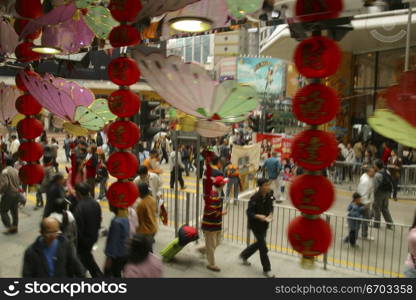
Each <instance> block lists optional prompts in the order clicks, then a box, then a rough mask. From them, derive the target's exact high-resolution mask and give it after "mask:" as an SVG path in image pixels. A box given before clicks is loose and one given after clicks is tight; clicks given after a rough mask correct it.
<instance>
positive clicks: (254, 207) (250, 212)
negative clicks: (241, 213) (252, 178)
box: [247, 192, 275, 231]
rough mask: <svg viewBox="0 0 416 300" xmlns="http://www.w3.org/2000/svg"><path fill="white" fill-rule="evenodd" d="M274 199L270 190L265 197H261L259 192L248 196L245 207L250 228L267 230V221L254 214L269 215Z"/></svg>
mask: <svg viewBox="0 0 416 300" xmlns="http://www.w3.org/2000/svg"><path fill="white" fill-rule="evenodd" d="M274 200H275V199H274V196H273V193H272V192H270V193H269V194H267V195H266V196H265V197H262V196H261V194H260V192H257V193H255V194H254V195H253V196H252V197H251V198H250V201H249V202H248V208H247V217H248V226H249V228H250V229H252V230H254V231H266V230H267V228H268V227H269V223H267V222H264V221H261V220H259V219H257V218H256V215H265V216H268V215H270V214H271V213H272V212H273V201H274Z"/></svg>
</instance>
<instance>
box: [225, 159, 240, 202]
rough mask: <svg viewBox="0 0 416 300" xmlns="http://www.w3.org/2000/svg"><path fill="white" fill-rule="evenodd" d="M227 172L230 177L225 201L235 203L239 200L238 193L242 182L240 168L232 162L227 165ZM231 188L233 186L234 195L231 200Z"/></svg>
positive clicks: (228, 177)
mask: <svg viewBox="0 0 416 300" xmlns="http://www.w3.org/2000/svg"><path fill="white" fill-rule="evenodd" d="M225 174H227V179H228V184H227V189H226V192H225V202H229V203H230V204H233V203H234V201H238V194H239V190H240V184H241V181H240V171H239V170H238V167H237V166H235V165H233V164H231V163H230V164H229V165H228V166H227V167H225ZM231 188H233V191H234V196H233V198H232V199H231V200H230V194H231Z"/></svg>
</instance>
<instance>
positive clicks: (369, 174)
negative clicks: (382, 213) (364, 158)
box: [357, 167, 376, 240]
mask: <svg viewBox="0 0 416 300" xmlns="http://www.w3.org/2000/svg"><path fill="white" fill-rule="evenodd" d="M375 174H376V171H375V169H374V168H373V167H369V168H368V169H367V171H366V172H365V173H364V174H363V175H361V178H360V183H359V184H358V187H357V192H358V193H359V194H360V195H361V203H363V204H364V205H365V211H364V218H365V219H367V220H368V221H366V222H362V233H361V236H362V238H363V239H367V240H372V239H373V238H372V237H370V236H368V224H369V220H371V219H372V213H371V206H372V205H373V203H374V175H375Z"/></svg>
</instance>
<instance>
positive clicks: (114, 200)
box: [107, 181, 139, 208]
mask: <svg viewBox="0 0 416 300" xmlns="http://www.w3.org/2000/svg"><path fill="white" fill-rule="evenodd" d="M138 197H139V190H138V188H137V185H135V184H134V183H133V182H131V181H127V182H120V181H118V182H114V183H113V184H112V185H111V186H110V188H109V189H108V191H107V199H108V201H109V202H110V204H111V205H112V206H115V207H121V208H127V207H129V206H131V205H132V204H133V203H134V202H135V201H136V199H137V198H138Z"/></svg>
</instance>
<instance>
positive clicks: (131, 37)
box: [109, 24, 140, 48]
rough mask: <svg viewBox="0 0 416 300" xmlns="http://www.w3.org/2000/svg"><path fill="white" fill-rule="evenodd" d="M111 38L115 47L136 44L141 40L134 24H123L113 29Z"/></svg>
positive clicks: (111, 42)
mask: <svg viewBox="0 0 416 300" xmlns="http://www.w3.org/2000/svg"><path fill="white" fill-rule="evenodd" d="M109 40H110V44H111V46H113V47H114V48H117V47H127V46H134V45H137V44H138V43H139V42H140V34H139V32H138V31H137V29H136V28H134V27H133V26H130V25H125V24H123V25H120V26H117V27H114V28H113V29H112V30H111V32H110V35H109Z"/></svg>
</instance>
